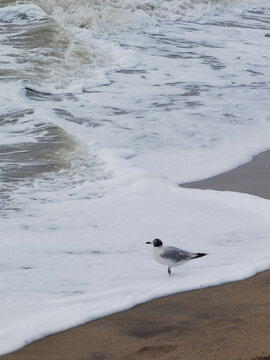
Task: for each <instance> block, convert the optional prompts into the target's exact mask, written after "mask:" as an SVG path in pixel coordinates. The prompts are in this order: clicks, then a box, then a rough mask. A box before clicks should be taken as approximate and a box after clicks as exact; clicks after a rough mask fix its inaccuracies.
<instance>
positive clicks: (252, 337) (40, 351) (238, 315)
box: [0, 151, 270, 360]
mask: <svg viewBox="0 0 270 360" xmlns="http://www.w3.org/2000/svg"><path fill="white" fill-rule="evenodd" d="M269 178H270V151H266V152H264V153H261V154H259V155H257V156H255V157H254V158H253V159H252V160H251V161H250V162H249V163H247V164H244V165H241V166H239V167H238V168H236V169H234V170H231V171H229V172H226V173H224V174H221V175H218V176H215V177H212V178H209V179H206V180H203V181H198V182H193V183H189V184H183V185H180V186H181V187H185V188H197V189H209V190H210V189H211V190H220V191H237V192H243V193H249V194H252V195H255V196H260V197H263V198H265V199H270V182H269V180H268V179H269ZM269 296H270V270H267V271H265V272H262V273H259V274H257V275H255V276H253V277H251V278H248V279H245V280H240V281H236V282H232V283H226V284H224V285H219V286H214V287H210V288H204V289H199V290H192V291H188V292H183V293H178V294H174V295H169V296H165V297H161V298H158V299H154V300H151V301H149V302H146V303H143V304H140V305H137V306H135V307H134V308H132V309H129V310H126V311H123V312H120V313H115V314H112V315H109V316H106V317H104V318H101V319H98V320H94V321H91V322H89V323H86V324H84V325H80V326H78V327H75V328H72V329H70V330H66V331H64V332H61V333H58V334H54V335H50V336H48V337H46V338H44V339H41V340H38V341H36V342H33V343H31V344H29V345H27V346H25V347H24V348H21V349H19V350H17V351H15V352H13V353H10V354H7V355H3V356H0V359H1V360H19V359H20V360H48V359H50V360H106V359H107V360H118V359H119V360H132V359H146V360H150V359H155V358H158V359H171V360H177V359H183V360H214V359H216V360H228V359H230V360H240V359H242V360H270V341H269V340H270V335H269V329H270V302H269Z"/></svg>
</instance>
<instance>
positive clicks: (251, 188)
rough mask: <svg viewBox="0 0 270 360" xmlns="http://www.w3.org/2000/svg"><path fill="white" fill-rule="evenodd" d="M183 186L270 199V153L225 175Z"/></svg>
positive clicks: (260, 155) (255, 158) (264, 153)
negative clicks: (234, 192)
mask: <svg viewBox="0 0 270 360" xmlns="http://www.w3.org/2000/svg"><path fill="white" fill-rule="evenodd" d="M181 186H182V187H185V188H195V189H204V190H205V189H212V190H229V191H238V192H241V193H247V194H253V195H257V196H260V197H263V198H266V199H270V151H265V152H263V153H261V154H259V155H257V156H255V157H254V158H253V160H252V161H251V162H249V163H247V164H244V165H241V166H239V167H238V168H236V169H234V170H231V171H228V172H226V173H225V174H222V175H218V176H214V177H211V178H209V179H206V180H203V181H195V182H192V183H188V184H182V185H181Z"/></svg>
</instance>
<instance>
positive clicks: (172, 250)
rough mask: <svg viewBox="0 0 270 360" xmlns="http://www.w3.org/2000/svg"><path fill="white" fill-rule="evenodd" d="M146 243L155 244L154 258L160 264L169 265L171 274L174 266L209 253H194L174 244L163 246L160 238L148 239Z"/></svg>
mask: <svg viewBox="0 0 270 360" xmlns="http://www.w3.org/2000/svg"><path fill="white" fill-rule="evenodd" d="M146 244H152V245H153V257H154V259H155V260H156V261H157V262H158V263H160V264H163V265H167V266H168V273H169V274H170V273H171V268H172V267H175V266H179V265H182V264H184V263H185V262H187V261H189V260H192V259H196V258H199V257H202V256H205V255H207V254H205V253H194V252H191V251H186V250H182V249H179V248H177V247H173V246H163V243H162V241H161V240H160V239H154V240H153V241H148V242H147V243H146Z"/></svg>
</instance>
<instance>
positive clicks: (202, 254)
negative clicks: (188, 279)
mask: <svg viewBox="0 0 270 360" xmlns="http://www.w3.org/2000/svg"><path fill="white" fill-rule="evenodd" d="M205 255H207V254H205V253H197V254H194V256H193V258H192V259H197V258H199V257H202V256H205Z"/></svg>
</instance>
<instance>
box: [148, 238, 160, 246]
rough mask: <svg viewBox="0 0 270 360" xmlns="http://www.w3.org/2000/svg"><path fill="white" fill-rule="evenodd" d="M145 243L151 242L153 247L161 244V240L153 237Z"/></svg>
mask: <svg viewBox="0 0 270 360" xmlns="http://www.w3.org/2000/svg"><path fill="white" fill-rule="evenodd" d="M146 244H152V245H153V246H154V247H159V246H162V245H163V242H162V241H161V240H160V239H154V240H153V241H147V243H146Z"/></svg>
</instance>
